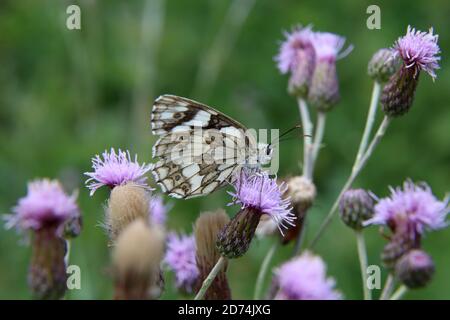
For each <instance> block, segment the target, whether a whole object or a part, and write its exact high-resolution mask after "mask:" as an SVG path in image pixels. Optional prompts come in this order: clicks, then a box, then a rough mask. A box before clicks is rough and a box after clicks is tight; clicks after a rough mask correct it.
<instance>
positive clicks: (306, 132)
mask: <svg viewBox="0 0 450 320" xmlns="http://www.w3.org/2000/svg"><path fill="white" fill-rule="evenodd" d="M298 108H299V111H300V118H301V120H302V128H303V175H304V176H305V177H307V178H308V175H309V172H311V169H310V166H311V163H310V160H311V156H310V152H311V145H312V131H313V125H312V122H311V117H310V116H309V111H308V106H307V104H306V102H305V100H303V99H302V98H299V99H298ZM309 179H311V178H309Z"/></svg>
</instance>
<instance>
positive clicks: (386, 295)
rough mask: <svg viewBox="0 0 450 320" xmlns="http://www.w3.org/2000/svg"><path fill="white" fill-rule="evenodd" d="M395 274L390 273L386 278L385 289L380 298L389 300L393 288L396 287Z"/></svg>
mask: <svg viewBox="0 0 450 320" xmlns="http://www.w3.org/2000/svg"><path fill="white" fill-rule="evenodd" d="M394 283H395V281H394V276H393V275H392V274H391V273H390V274H389V275H388V277H387V279H386V283H385V284H384V288H383V291H382V292H381V295H380V300H387V299H388V298H389V296H390V295H391V292H392V289H393V288H394Z"/></svg>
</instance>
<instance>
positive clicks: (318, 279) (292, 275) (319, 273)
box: [274, 252, 342, 300]
mask: <svg viewBox="0 0 450 320" xmlns="http://www.w3.org/2000/svg"><path fill="white" fill-rule="evenodd" d="M274 280H275V284H276V285H277V287H278V293H277V294H276V296H275V299H280V300H339V299H342V296H341V294H340V293H339V292H338V291H336V290H335V289H334V286H335V281H334V279H333V278H327V276H326V266H325V263H324V262H323V260H322V259H321V258H320V257H319V256H315V255H313V254H312V253H310V252H305V253H303V254H302V255H301V256H300V257H296V258H294V259H292V260H290V261H288V262H286V263H284V264H283V265H281V267H279V268H277V269H276V270H275V278H274Z"/></svg>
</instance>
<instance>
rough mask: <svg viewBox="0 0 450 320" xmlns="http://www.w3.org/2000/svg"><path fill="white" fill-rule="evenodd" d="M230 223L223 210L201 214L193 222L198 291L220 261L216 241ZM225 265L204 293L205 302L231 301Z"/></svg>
mask: <svg viewBox="0 0 450 320" xmlns="http://www.w3.org/2000/svg"><path fill="white" fill-rule="evenodd" d="M229 221H230V218H229V217H228V215H227V214H226V213H225V211H224V210H217V211H216V212H206V213H203V214H202V215H201V216H200V217H199V218H198V219H197V221H196V222H195V227H194V235H195V242H196V246H197V253H196V261H197V267H198V270H199V272H200V274H199V277H198V281H197V288H196V291H198V290H199V289H200V287H201V284H202V282H203V281H204V280H205V279H206V277H207V276H208V275H209V273H210V271H211V270H212V269H213V268H214V266H215V264H216V263H217V261H218V260H219V259H220V256H221V255H220V252H219V251H218V249H217V247H216V245H215V244H216V240H217V237H218V235H219V233H220V231H221V230H222V229H223V228H224V227H225V225H226V224H227V223H228V222H229ZM226 271H227V264H226V263H225V265H224V267H223V268H222V269H221V271H220V272H219V273H218V274H217V276H216V278H215V279H214V281H213V282H212V283H211V286H210V287H209V288H208V290H207V291H206V293H205V296H204V299H205V300H229V299H231V291H230V287H229V286H228V280H227V276H226Z"/></svg>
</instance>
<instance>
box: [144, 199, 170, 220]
mask: <svg viewBox="0 0 450 320" xmlns="http://www.w3.org/2000/svg"><path fill="white" fill-rule="evenodd" d="M168 210H169V206H168V205H165V204H164V202H163V198H162V197H161V196H158V195H153V196H152V197H151V198H150V203H149V212H150V222H152V223H156V224H159V225H161V226H164V225H165V224H166V220H167V211H168Z"/></svg>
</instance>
